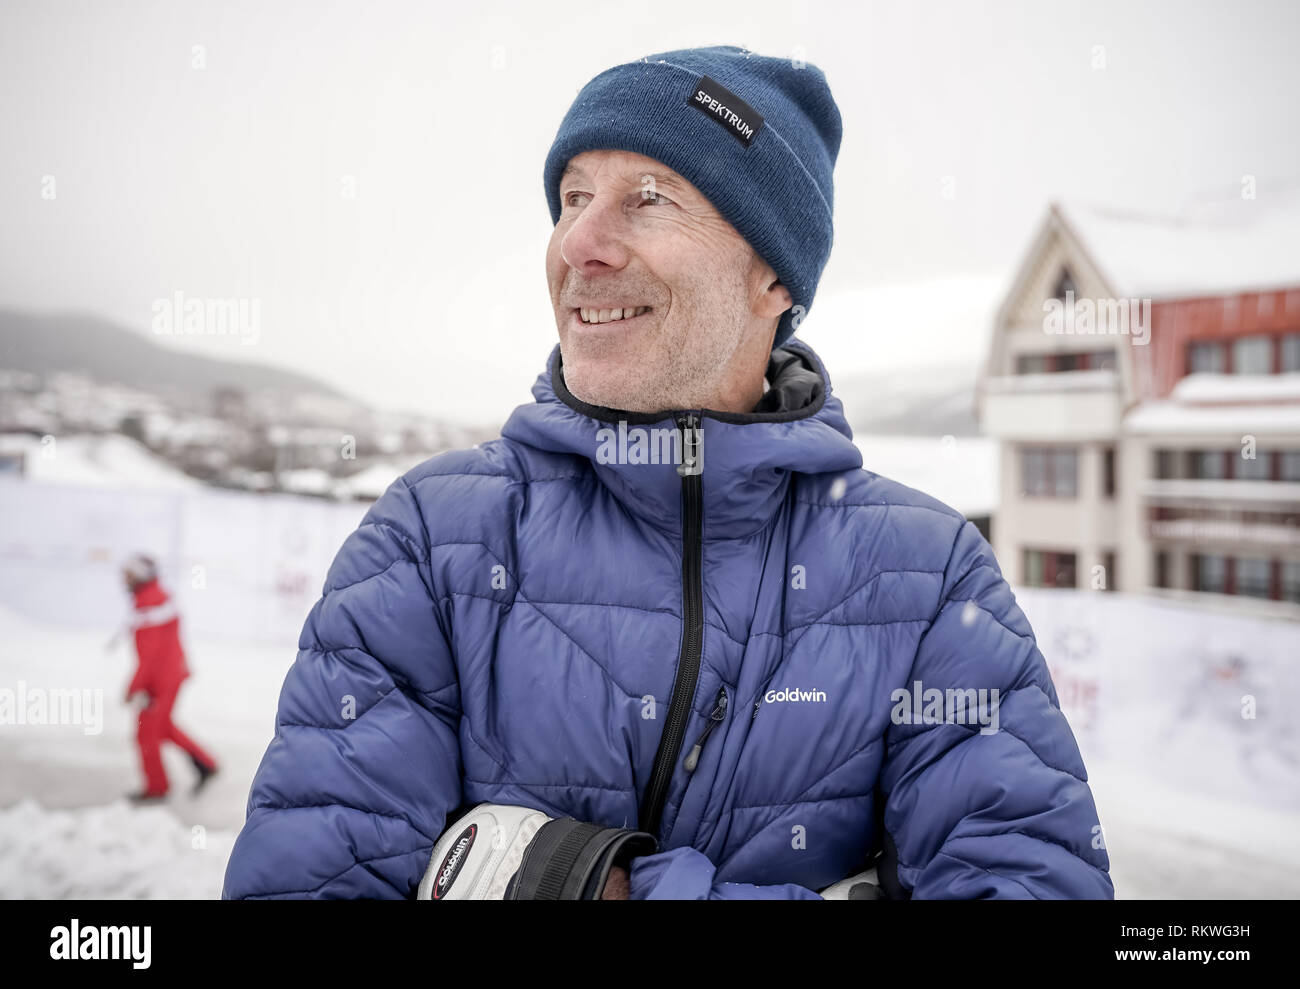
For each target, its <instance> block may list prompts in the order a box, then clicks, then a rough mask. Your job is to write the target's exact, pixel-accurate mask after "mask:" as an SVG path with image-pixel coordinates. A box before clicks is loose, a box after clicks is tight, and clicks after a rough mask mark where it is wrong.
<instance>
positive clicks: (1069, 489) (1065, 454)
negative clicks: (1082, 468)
mask: <svg viewBox="0 0 1300 989" xmlns="http://www.w3.org/2000/svg"><path fill="white" fill-rule="evenodd" d="M1078 475H1079V469H1078V451H1077V450H1075V449H1074V447H1069V446H1066V447H1040V446H1027V447H1022V448H1021V450H1020V493H1021V495H1023V496H1026V497H1030V498H1074V497H1076V496H1077V495H1078V493H1079V477H1078Z"/></svg>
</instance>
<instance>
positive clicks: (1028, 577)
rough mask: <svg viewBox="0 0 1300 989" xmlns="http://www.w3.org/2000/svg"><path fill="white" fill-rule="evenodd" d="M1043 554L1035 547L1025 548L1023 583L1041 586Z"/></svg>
mask: <svg viewBox="0 0 1300 989" xmlns="http://www.w3.org/2000/svg"><path fill="white" fill-rule="evenodd" d="M1043 556H1044V554H1042V553H1040V552H1039V551H1038V550H1036V549H1027V550H1025V584H1026V585H1027V586H1029V587H1042V586H1043V562H1044V561H1043Z"/></svg>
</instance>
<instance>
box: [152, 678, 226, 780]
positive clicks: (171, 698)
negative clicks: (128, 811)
mask: <svg viewBox="0 0 1300 989" xmlns="http://www.w3.org/2000/svg"><path fill="white" fill-rule="evenodd" d="M180 689H181V685H180V684H176V685H175V686H170V687H167V688H165V689H164V690H163V691H161V692H160V693H157V694H152V695H150V698H149V706H148V707H146V708H145V709H144V710H143V711H141V712H140V723H139V728H138V730H137V732H136V743H137V744H138V745H139V746H140V763H141V765H142V766H143V767H144V778H145V792H146V793H157V794H162V793H166V792H167V771H166V770H165V769H163V762H162V743H163V741H164V740H166V741H169V742H174V743H175V744H177V745H179V746H180V747H181V748H182V749H184V750H185V751H186V752H188V753H189V754H190V756H191V758H193V759H197V760H198V761H199V762H201V763H203V764H204V765H205V766H209V767H215V766H216V760H214V759H213V758H212V756H210V755H208V753H206V752H205V751H203V749H201V748H200V747H199V744H198V743H197V742H195V741H194V739H192V738H190V737H189V736H188V735H186V734H185V733H184V732H183V731H181V730H180V729H179V728H177V727H176V726H175V725H174V724H172V707H173V706H174V705H175V704H176V695H177V694H178V693H179V692H180Z"/></svg>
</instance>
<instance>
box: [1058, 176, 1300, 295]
mask: <svg viewBox="0 0 1300 989" xmlns="http://www.w3.org/2000/svg"><path fill="white" fill-rule="evenodd" d="M1056 209H1057V211H1058V213H1060V214H1061V216H1062V217H1063V218H1064V219H1065V222H1066V224H1067V225H1068V226H1069V227H1070V229H1072V230H1073V231H1074V233H1075V234H1076V235H1077V236H1078V237H1079V239H1080V240H1081V241H1082V242H1083V246H1084V248H1085V249H1086V250H1087V251H1088V254H1089V255H1090V257H1091V258H1092V260H1093V261H1094V262H1095V263H1096V265H1097V266H1098V267H1099V268H1100V269H1101V271H1102V272H1103V273H1104V274H1105V276H1106V279H1107V281H1108V282H1109V283H1110V288H1111V289H1112V290H1113V291H1115V292H1117V293H1119V294H1120V295H1122V296H1126V297H1134V298H1150V299H1178V298H1195V297H1198V296H1213V295H1223V294H1227V293H1231V292H1245V291H1253V290H1264V289H1282V288H1300V189H1292V188H1288V189H1283V190H1281V191H1276V192H1270V190H1269V189H1268V187H1266V186H1265V187H1263V188H1261V189H1260V191H1259V196H1258V198H1256V199H1240V198H1239V199H1235V200H1220V201H1216V202H1212V203H1205V204H1202V205H1199V206H1196V207H1193V208H1191V209H1188V210H1184V211H1183V213H1182V215H1179V216H1154V215H1144V214H1139V213H1134V212H1128V211H1119V210H1111V209H1106V208H1103V207H1097V206H1090V205H1086V204H1083V203H1076V202H1064V203H1058V204H1057V205H1056Z"/></svg>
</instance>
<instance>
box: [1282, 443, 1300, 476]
mask: <svg viewBox="0 0 1300 989" xmlns="http://www.w3.org/2000/svg"><path fill="white" fill-rule="evenodd" d="M1277 459H1278V464H1279V466H1278V472H1277V475H1278V479H1279V480H1281V481H1300V450H1282V451H1281V452H1279V453H1278V455H1277Z"/></svg>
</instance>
